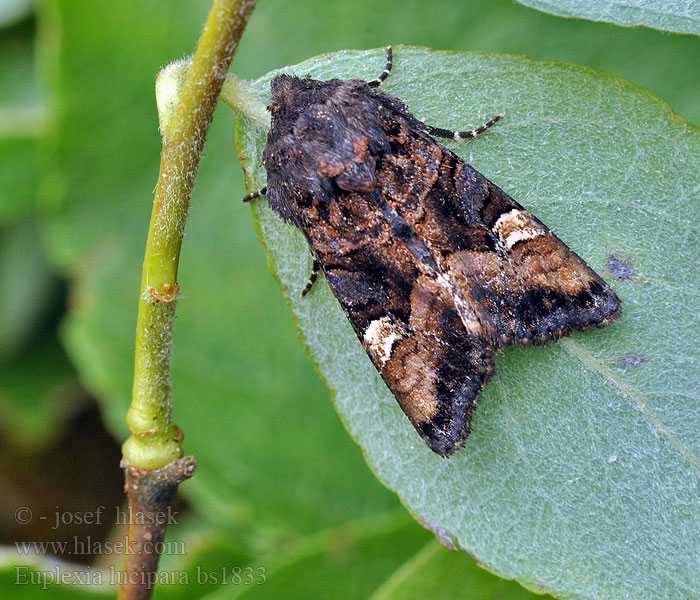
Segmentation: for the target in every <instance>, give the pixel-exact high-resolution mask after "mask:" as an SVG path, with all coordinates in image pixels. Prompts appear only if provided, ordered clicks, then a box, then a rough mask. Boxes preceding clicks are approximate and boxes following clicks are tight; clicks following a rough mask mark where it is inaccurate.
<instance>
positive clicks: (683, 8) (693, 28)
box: [518, 0, 700, 34]
mask: <svg viewBox="0 0 700 600" xmlns="http://www.w3.org/2000/svg"><path fill="white" fill-rule="evenodd" d="M518 2H520V3H521V4H524V5H525V6H529V7H531V8H536V9H537V10H541V11H542V12H547V13H551V14H553V15H558V16H560V17H575V18H577V19H590V20H591V21H605V22H606V23H615V24H616V25H622V26H623V27H635V26H637V25H645V26H646V27H653V28H655V29H661V30H662V31H675V32H676V33H695V34H700V6H698V4H697V3H696V2H677V1H674V0H671V1H669V0H624V1H620V0H594V1H591V0H589V1H588V2H579V1H577V0H518Z"/></svg>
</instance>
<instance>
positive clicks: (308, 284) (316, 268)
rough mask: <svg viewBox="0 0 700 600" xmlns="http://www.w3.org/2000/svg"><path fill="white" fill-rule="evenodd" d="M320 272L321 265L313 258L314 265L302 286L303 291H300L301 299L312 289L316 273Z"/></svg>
mask: <svg viewBox="0 0 700 600" xmlns="http://www.w3.org/2000/svg"><path fill="white" fill-rule="evenodd" d="M320 270H321V263H320V262H318V261H317V260H316V259H315V258H314V264H313V265H312V266H311V275H309V280H308V281H307V282H306V285H305V286H304V289H303V290H301V297H302V298H303V297H304V296H306V294H308V293H309V292H310V291H311V288H312V287H314V283H315V282H316V278H317V277H318V272H319V271H320Z"/></svg>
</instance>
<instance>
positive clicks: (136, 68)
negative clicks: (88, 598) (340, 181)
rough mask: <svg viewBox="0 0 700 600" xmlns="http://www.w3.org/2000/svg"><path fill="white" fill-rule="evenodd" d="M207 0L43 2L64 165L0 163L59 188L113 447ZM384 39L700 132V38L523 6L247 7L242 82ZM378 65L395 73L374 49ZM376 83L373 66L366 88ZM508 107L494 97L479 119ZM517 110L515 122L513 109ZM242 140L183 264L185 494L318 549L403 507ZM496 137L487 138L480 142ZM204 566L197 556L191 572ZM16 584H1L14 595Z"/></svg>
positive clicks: (256, 531)
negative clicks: (488, 65)
mask: <svg viewBox="0 0 700 600" xmlns="http://www.w3.org/2000/svg"><path fill="white" fill-rule="evenodd" d="M209 4H210V2H209V0H198V1H197V2H191V0H150V1H149V2H148V3H126V4H123V5H120V6H119V9H118V10H116V9H115V4H114V3H113V2H109V1H107V0H63V1H57V0H48V1H44V2H41V3H39V4H38V6H39V10H40V16H39V23H40V27H39V29H40V31H41V33H42V35H41V36H40V52H39V58H40V61H41V62H40V67H41V68H40V72H41V73H42V74H44V75H45V76H46V77H45V79H44V81H43V84H44V85H43V87H42V89H45V90H46V91H47V94H49V97H50V99H51V101H52V108H53V109H54V110H55V111H56V119H55V120H52V121H51V125H52V128H53V135H52V136H51V139H50V140H48V143H45V142H44V141H43V139H42V140H40V144H41V147H40V152H41V153H46V154H48V155H49V158H50V162H51V167H50V168H49V169H46V168H42V169H38V168H34V167H32V166H31V164H30V163H28V160H27V159H24V158H23V156H24V155H25V154H27V152H26V151H25V150H24V149H23V147H22V146H18V144H16V143H15V144H13V143H12V142H13V140H11V139H7V140H5V141H6V142H7V143H8V148H7V152H5V153H3V156H4V158H2V159H0V162H1V163H2V171H3V174H4V173H9V177H3V174H0V193H1V194H5V192H6V190H9V189H10V186H9V185H8V184H9V183H10V182H11V181H14V179H18V178H20V177H21V178H22V181H25V182H27V184H33V185H36V184H37V183H39V184H40V187H41V188H42V189H43V190H45V191H46V195H45V200H46V202H45V203H44V204H43V205H42V206H43V208H44V209H45V210H47V212H48V211H49V209H53V210H52V212H51V219H50V220H48V219H47V221H49V222H47V223H46V225H47V227H46V230H45V231H46V238H45V241H46V242H47V243H46V244H45V246H44V247H45V248H46V252H47V254H48V256H49V257H50V259H51V260H52V261H53V262H54V264H57V265H60V266H61V268H63V269H64V273H66V274H67V275H68V276H69V277H70V284H71V305H70V306H71V315H70V318H69V319H68V320H67V321H66V322H65V323H64V336H63V340H64V342H65V344H66V346H67V349H68V350H69V353H70V357H71V359H72V360H73V361H74V363H75V364H76V366H77V367H78V368H79V370H80V374H81V378H82V381H83V382H84V383H85V384H86V385H87V386H88V387H89V389H90V390H91V391H92V392H93V394H94V395H95V396H96V397H98V399H99V400H100V402H101V405H102V407H103V410H104V412H105V416H106V421H107V422H108V424H109V425H110V427H111V429H112V431H114V432H115V435H116V436H117V438H118V439H123V438H124V436H125V435H126V432H125V428H124V425H123V423H124V413H125V411H126V406H127V405H128V399H129V392H130V385H131V373H132V368H133V336H134V323H135V316H136V299H137V295H138V284H139V276H140V266H141V261H142V259H143V248H144V244H145V236H146V229H147V224H148V215H149V212H150V207H151V201H152V190H153V185H154V184H155V179H156V176H157V170H158V149H159V139H158V133H157V119H156V114H155V102H154V100H153V82H154V79H155V75H156V72H157V70H158V68H159V67H160V66H161V65H163V64H166V63H167V62H169V61H171V60H173V59H174V58H178V57H181V56H183V55H185V54H188V53H190V52H192V51H193V48H194V45H195V42H196V39H197V35H198V33H199V30H200V28H201V24H202V23H203V19H204V17H205V14H206V10H207V9H208V6H209ZM337 23H343V27H336V26H334V24H337ZM390 42H391V43H402V42H403V43H414V44H424V45H430V46H435V47H442V48H456V49H459V48H463V49H475V50H480V51H487V52H509V53H512V54H527V55H529V56H532V57H535V58H558V59H567V60H575V61H577V62H583V63H586V64H590V65H593V66H597V67H601V68H604V69H606V70H608V71H611V72H614V73H616V74H620V75H624V76H625V77H627V78H629V79H632V80H634V81H635V82H637V83H641V84H643V85H644V86H645V87H647V88H649V89H651V90H653V91H654V92H656V93H658V94H659V95H661V96H662V97H664V98H665V99H666V100H668V101H669V102H670V103H671V105H672V106H673V108H674V109H675V110H677V111H679V112H682V113H683V114H684V115H685V116H686V117H689V118H691V119H694V120H695V121H696V122H700V102H698V97H697V93H696V91H695V89H694V88H693V86H692V85H690V83H689V82H692V81H695V80H697V79H698V77H700V62H699V61H697V60H696V59H695V57H696V56H697V54H698V52H700V39H698V38H697V37H694V36H668V35H663V34H661V33H660V32H657V31H653V30H648V29H636V30H631V29H630V30H623V29H620V28H617V27H612V26H609V25H605V24H601V23H592V22H584V21H574V20H565V19H559V18H556V17H552V16H550V15H545V14H543V13H539V12H537V11H532V10H529V9H527V8H525V7H523V6H521V5H518V4H515V3H513V2H511V0H490V1H488V2H485V1H484V0H444V1H443V2H439V3H426V2H424V1H422V0H405V1H403V2H399V3H377V2H376V1H374V0H356V1H354V2H352V3H347V2H331V3H329V2H327V1H326V0H299V1H298V2H295V3H290V2H288V1H287V0H266V1H265V2H260V3H259V4H258V7H257V8H256V10H255V12H254V14H253V17H252V19H251V22H250V24H249V26H248V29H247V31H246V34H245V35H244V37H243V40H242V42H241V45H240V47H239V50H238V52H237V54H236V57H235V59H234V64H233V70H234V71H235V72H237V73H241V74H243V75H245V76H247V77H252V76H257V75H258V74H260V73H264V72H266V71H268V70H270V69H272V68H273V67H276V66H279V65H282V64H287V63H294V62H298V61H300V60H301V59H302V58H304V57H307V56H311V55H313V54H317V53H321V52H326V51H332V50H335V49H338V48H369V47H378V46H381V45H383V44H386V43H390ZM0 54H2V53H0ZM6 54H7V53H6ZM26 54H27V55H28V56H31V53H26ZM2 57H3V59H4V58H6V56H5V54H2ZM7 58H9V60H8V63H9V64H18V63H17V62H16V61H15V60H14V58H13V57H12V56H11V55H10V54H8V55H7ZM373 60H376V61H378V62H381V59H380V58H379V57H378V55H377V58H376V59H373ZM13 61H14V62H13ZM27 62H29V64H30V65H31V60H29V61H27ZM0 68H2V67H0ZM9 72H10V71H7V70H6V71H3V73H9ZM375 75H376V73H375V72H374V68H373V66H372V65H369V66H368V70H367V76H372V77H374V76H375ZM4 81H5V79H3V82H4ZM0 88H1V89H0V92H2V93H5V92H7V91H8V89H9V88H7V87H2V86H0ZM24 104H25V105H26V103H24ZM442 104H443V103H442V102H439V103H437V104H436V106H441V105H442ZM495 108H496V107H495V106H494V105H493V104H492V103H491V102H488V101H485V102H484V103H483V105H482V106H481V107H479V111H480V113H479V116H490V114H491V110H492V109H495ZM505 108H506V110H507V112H508V114H507V119H510V118H511V114H510V108H511V107H505ZM471 117H472V116H471V115H470V120H471ZM476 117H477V115H474V118H475V119H476ZM455 118H456V117H455ZM460 120H461V118H460ZM447 124H449V125H452V117H450V119H449V123H447ZM504 125H508V123H505V124H504ZM232 129H233V125H232V122H231V118H230V115H229V114H226V110H224V111H218V114H217V115H216V118H215V122H214V124H213V128H212V135H211V137H210V139H209V141H208V142H207V146H206V156H205V157H204V160H203V163H202V168H201V170H200V173H199V176H198V180H197V186H196V189H195V195H194V199H193V206H192V212H191V215H192V216H191V221H190V223H188V228H187V238H186V240H185V244H184V248H183V256H182V261H181V269H180V283H181V285H182V292H183V296H182V299H181V301H180V302H179V305H178V313H177V314H178V318H177V320H176V323H175V336H174V338H175V339H174V346H175V347H174V362H173V387H174V396H175V397H174V404H175V408H174V410H175V415H176V420H177V422H178V423H179V424H180V425H181V426H182V427H183V429H184V430H185V433H186V442H185V449H186V450H187V451H188V452H192V453H194V454H195V455H196V456H197V457H198V459H199V464H200V467H199V470H198V473H197V475H196V477H195V478H193V479H192V480H191V481H188V482H187V483H186V484H185V485H183V486H181V488H180V492H181V493H182V494H183V495H186V496H187V497H188V500H189V501H190V504H191V506H193V507H194V508H195V510H196V513H195V518H197V519H198V521H200V522H202V523H201V525H202V526H204V527H208V526H212V527H213V528H216V530H217V531H219V532H220V533H221V538H222V540H223V543H228V544H230V545H231V547H232V548H237V547H238V544H239V543H240V542H239V539H238V538H236V537H231V536H229V535H228V532H227V528H229V527H236V528H237V532H238V533H242V535H243V537H244V538H246V539H247V540H249V541H251V540H252V542H251V543H252V544H253V546H254V547H255V548H263V549H265V548H266V547H268V546H270V545H273V544H277V543H279V541H280V539H282V540H284V541H285V544H284V547H285V548H289V549H290V553H293V552H294V548H295V546H296V545H297V544H300V545H305V544H306V541H307V540H306V538H305V537H301V538H299V537H298V536H299V535H302V536H303V535H304V534H308V535H309V536H312V537H313V536H314V535H315V533H314V532H316V531H318V530H319V529H324V528H329V527H331V528H333V527H337V528H342V527H343V526H344V524H345V523H347V522H348V520H353V519H361V518H363V515H377V514H381V513H382V512H383V511H386V510H393V509H394V507H395V506H396V500H395V497H394V495H393V494H390V493H389V492H388V491H386V490H385V489H384V488H383V487H382V486H381V485H380V484H379V483H378V482H377V481H376V479H375V478H374V477H373V476H372V474H371V473H370V472H369V470H368V469H367V468H366V465H365V463H364V461H363V460H362V456H361V451H360V449H359V447H357V446H356V445H355V444H354V443H353V442H352V440H351V439H350V438H349V436H348V435H347V433H346V432H345V431H344V429H343V427H342V425H341V424H340V420H339V419H338V417H337V414H336V413H335V411H334V410H333V408H332V406H331V403H330V402H329V401H328V395H327V391H326V389H325V388H324V387H323V385H322V384H321V383H319V381H318V378H317V376H316V374H315V373H314V372H313V369H312V368H311V367H310V366H309V361H308V359H307V358H306V357H305V356H304V354H303V352H302V351H301V349H300V347H299V344H298V343H297V341H296V339H295V338H294V335H293V331H292V325H291V320H290V319H289V315H288V313H287V312H286V310H285V307H284V302H283V301H282V297H281V295H280V294H279V290H278V289H277V286H276V285H275V283H274V281H273V280H272V278H271V277H270V275H269V273H268V272H267V269H266V267H265V257H264V255H263V253H262V252H261V250H260V248H259V246H258V244H257V242H256V240H255V234H254V233H253V231H252V230H253V227H252V226H251V222H250V220H249V217H248V209H247V208H246V207H244V206H243V205H242V204H240V198H241V197H242V196H243V195H244V194H245V191H244V188H243V177H242V174H241V172H240V170H239V169H238V168H237V166H235V165H234V162H233V161H234V160H235V157H234V152H233V148H232V144H233V142H232V138H233V133H232ZM489 135H490V136H491V135H498V136H501V135H502V134H501V132H499V131H494V132H493V133H492V134H489ZM31 141H32V143H35V141H36V139H35V138H32V140H31ZM483 142H487V138H485V139H484V140H482V141H480V142H479V144H475V146H474V147H477V146H479V145H481V144H482V143H483ZM32 156H33V155H32ZM32 160H33V159H32ZM525 164H527V162H525ZM15 165H18V166H17V167H16V166H15ZM232 165H233V166H232ZM20 166H21V167H22V170H20V169H19V167H20ZM28 167H29V168H28ZM484 170H485V171H486V169H485V168H484ZM493 173H494V171H493V170H491V171H486V174H487V175H492V174H493ZM19 185H20V184H19V183H18V187H17V189H16V192H17V196H15V197H16V198H17V199H18V200H17V206H21V203H20V200H21V199H24V198H29V199H32V202H33V192H31V191H29V189H28V188H26V189H22V188H20V187H19ZM13 188H14V185H13ZM509 191H513V190H509ZM13 198H14V197H13ZM519 199H521V200H522V198H519ZM13 201H14V200H13ZM11 208H12V206H11ZM22 210H24V212H25V213H26V209H23V208H22ZM20 212H21V211H20ZM17 214H18V212H17V211H14V209H13V212H11V213H9V215H10V217H11V218H15V216H16V215H17ZM0 218H1V217H0ZM567 241H571V240H567ZM577 249H578V248H577ZM305 276H306V275H304V278H305ZM36 372H40V371H36ZM95 476H96V477H98V478H101V477H103V475H102V474H100V473H96V474H95ZM116 485H120V484H119V482H117V484H116ZM207 520H208V521H209V523H207V522H206V521H207ZM414 527H415V529H416V531H417V532H418V534H419V533H420V532H421V528H420V526H419V525H417V524H416V525H414ZM176 531H177V529H175V528H173V529H171V530H170V531H169V533H168V537H169V538H170V537H171V536H172V535H176V533H175V532H176ZM203 537H205V536H203ZM192 556H193V554H192V553H191V552H190V546H189V545H188V557H187V558H188V560H189V559H190V558H191V557H192ZM174 558H175V559H177V558H178V557H174ZM227 561H228V557H226V556H223V557H219V562H220V564H221V565H229V566H230V565H231V564H234V563H230V562H227ZM195 562H196V561H195ZM215 562H216V561H215V560H212V564H214V563H215ZM256 564H267V563H260V561H258V562H257V563H256ZM409 564H410V563H409ZM167 568H173V569H179V568H181V565H180V566H176V565H175V564H172V563H171V564H170V565H169V566H168V567H167ZM352 575H353V574H351V573H348V574H344V573H340V572H338V571H335V572H334V577H336V579H340V578H341V577H344V578H346V579H347V589H352V586H353V585H354V579H353V576H352ZM193 581H195V580H194V579H193ZM15 588H16V586H11V585H9V584H8V586H7V587H2V589H6V590H7V592H6V594H12V593H15V592H16V590H15ZM164 591H165V592H166V593H167V590H164ZM192 597H194V592H193V593H192Z"/></svg>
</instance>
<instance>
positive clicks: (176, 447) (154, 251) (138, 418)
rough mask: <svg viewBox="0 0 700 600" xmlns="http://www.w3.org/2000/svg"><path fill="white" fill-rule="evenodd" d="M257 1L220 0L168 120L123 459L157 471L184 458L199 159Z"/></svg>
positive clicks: (146, 264)
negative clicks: (182, 403)
mask: <svg viewBox="0 0 700 600" xmlns="http://www.w3.org/2000/svg"><path fill="white" fill-rule="evenodd" d="M254 6H255V1H254V0H215V1H214V3H213V5H212V8H211V11H210V13H209V17H208V19H207V23H206V25H205V28H204V32H203V33H202V37H201V39H200V42H199V46H198V48H197V52H196V54H195V57H194V59H193V61H192V66H191V68H190V69H189V72H188V74H187V76H186V78H185V81H184V86H183V88H182V92H181V94H180V95H179V98H178V101H177V107H176V108H175V109H174V111H173V112H172V114H171V115H169V118H167V119H161V130H162V134H163V148H162V153H161V163H160V175H159V178H158V186H157V188H156V195H155V201H154V203H153V212H152V215H151V224H150V229H149V232H148V241H147V244H146V253H145V257H144V263H143V276H142V280H141V293H140V298H139V311H138V320H137V325H136V356H135V365H134V386H133V395H132V401H131V406H130V408H129V412H128V413H127V417H126V422H127V425H128V427H129V430H130V431H131V433H132V435H131V437H130V438H129V439H128V440H127V441H126V442H125V444H124V446H123V453H124V458H125V459H126V460H127V461H128V462H129V463H130V464H131V465H133V466H135V467H139V468H142V469H157V468H160V467H162V466H164V465H166V464H168V463H169V462H171V461H172V460H175V459H177V458H179V457H181V456H182V433H181V431H180V430H179V428H178V427H177V425H175V423H174V422H173V420H172V406H171V393H172V390H171V381H170V355H171V340H172V324H173V316H174V313H175V304H176V300H177V296H178V292H179V285H178V283H177V269H178V264H179V259H180V248H181V246H182V237H183V234H184V229H185V222H186V220H187V213H188V211H189V204H190V198H191V196H192V188H193V185H194V180H195V176H196V174H197V169H198V166H199V159H200V155H201V151H202V148H203V146H204V141H205V139H206V134H207V131H208V129H209V124H210V123H211V119H212V115H213V113H214V108H215V106H216V102H217V99H218V96H219V92H220V90H221V86H222V83H223V80H224V77H225V76H226V72H227V70H228V67H229V64H230V62H231V58H232V56H233V52H234V50H235V49H236V46H237V45H238V41H239V39H240V36H241V34H242V32H243V29H244V27H245V24H246V23H247V21H248V18H249V16H250V13H251V11H252V10H253V7H254Z"/></svg>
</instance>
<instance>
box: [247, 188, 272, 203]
mask: <svg viewBox="0 0 700 600" xmlns="http://www.w3.org/2000/svg"><path fill="white" fill-rule="evenodd" d="M265 194H267V187H263V188H260V189H259V190H258V191H257V192H252V193H251V194H248V195H247V196H244V197H243V202H250V201H251V200H255V199H256V198H260V196H264V195H265Z"/></svg>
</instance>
